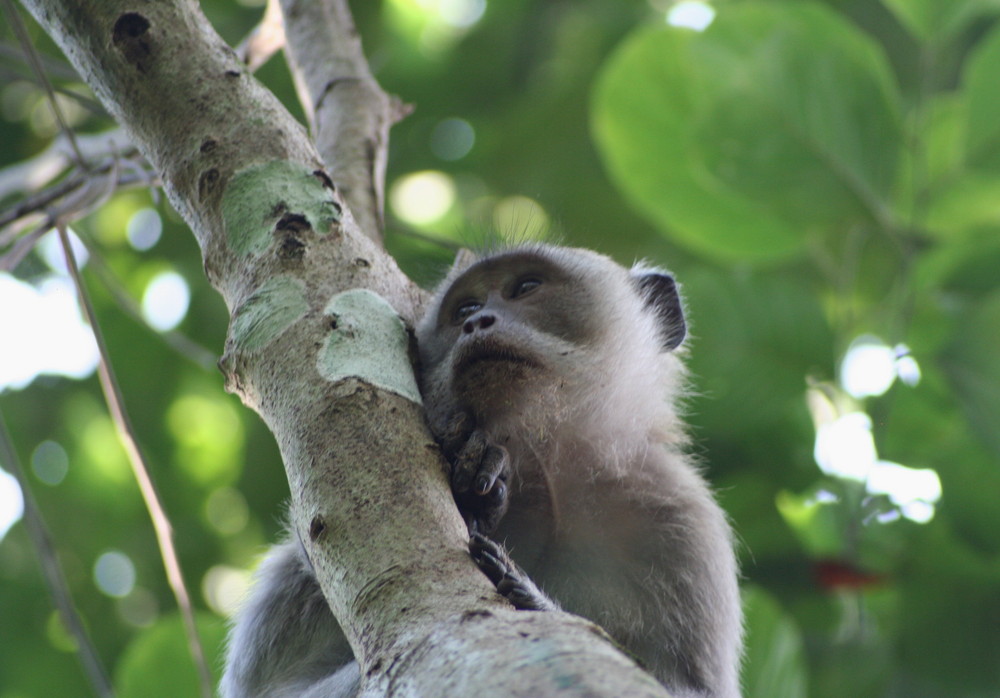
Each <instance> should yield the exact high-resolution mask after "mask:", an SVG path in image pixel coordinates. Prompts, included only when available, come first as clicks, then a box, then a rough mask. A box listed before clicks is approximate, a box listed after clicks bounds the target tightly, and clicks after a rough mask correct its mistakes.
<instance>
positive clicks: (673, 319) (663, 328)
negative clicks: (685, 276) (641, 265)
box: [632, 270, 687, 351]
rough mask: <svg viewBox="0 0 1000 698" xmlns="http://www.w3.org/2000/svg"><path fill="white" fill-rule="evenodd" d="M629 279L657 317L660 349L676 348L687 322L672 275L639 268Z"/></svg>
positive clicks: (683, 334) (684, 334)
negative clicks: (633, 282)
mask: <svg viewBox="0 0 1000 698" xmlns="http://www.w3.org/2000/svg"><path fill="white" fill-rule="evenodd" d="M632 279H633V280H634V281H635V285H636V288H638V290H639V295H640V296H642V299H643V300H644V301H645V303H646V308H647V309H648V310H649V311H650V312H652V313H653V314H654V315H655V316H656V321H657V323H658V324H659V327H660V340H661V342H662V344H661V348H662V349H663V351H672V350H673V349H676V348H677V347H679V346H680V344H681V342H683V341H684V337H685V336H686V335H687V323H685V322H684V309H683V308H682V307H681V297H680V294H679V293H678V292H677V284H676V283H674V277H672V276H670V274H665V273H664V272H662V271H650V270H639V271H633V272H632Z"/></svg>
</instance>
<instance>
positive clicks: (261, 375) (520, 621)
mask: <svg viewBox="0 0 1000 698" xmlns="http://www.w3.org/2000/svg"><path fill="white" fill-rule="evenodd" d="M24 4H25V5H26V6H27V7H28V9H29V10H30V11H31V13H32V14H33V15H34V16H35V18H36V19H37V20H38V21H39V22H40V23H41V24H42V26H43V27H44V28H45V30H46V31H47V32H48V33H49V34H50V35H51V36H52V37H53V38H54V39H55V40H56V41H57V42H58V43H59V45H60V46H61V47H62V49H63V51H64V52H65V53H66V55H67V56H68V57H69V58H70V60H71V61H72V62H73V64H74V65H75V66H76V68H77V70H78V71H79V72H80V74H81V75H82V76H83V78H84V79H85V80H86V81H87V83H88V84H89V85H90V86H91V88H92V89H93V90H94V92H95V93H96V94H97V96H98V97H99V98H100V100H101V102H102V103H103V104H104V106H105V107H106V108H107V109H108V110H109V112H110V113H111V114H112V115H113V116H114V117H115V119H116V120H117V121H118V122H119V123H120V124H121V125H122V126H123V127H124V128H125V129H126V130H127V132H128V133H129V135H130V137H131V138H132V140H133V142H134V143H135V144H136V145H137V146H138V147H139V149H140V150H141V152H142V153H143V154H144V155H145V156H146V157H147V158H148V159H149V161H150V162H151V163H152V164H153V166H154V167H155V168H156V169H157V170H158V171H159V172H160V174H161V177H162V180H163V185H164V189H165V190H166V192H167V195H168V196H169V198H170V201H171V203H172V204H173V206H174V207H175V208H176V209H177V210H178V211H179V212H180V213H181V214H182V215H183V217H184V219H185V220H186V221H187V223H188V224H189V225H190V227H191V229H192V231H193V232H194V234H195V236H196V238H197V239H198V242H199V244H200V246H201V251H202V255H203V259H204V267H205V271H206V273H207V275H208V278H209V280H210V281H211V283H212V284H213V285H214V286H215V288H216V289H218V291H219V292H220V293H221V294H222V296H223V297H224V298H225V300H226V303H227V306H228V308H229V311H230V324H229V333H228V337H227V340H226V350H225V354H224V356H223V359H222V361H221V362H220V365H221V366H222V368H223V371H224V372H225V374H226V377H227V386H228V388H229V389H230V390H232V391H234V392H236V393H238V394H239V395H240V397H241V398H242V399H243V402H244V403H245V404H246V405H248V406H249V407H251V408H252V409H254V410H256V411H257V412H258V413H259V414H260V415H261V417H262V418H263V419H264V421H265V422H266V423H267V425H268V427H269V428H270V429H271V431H272V432H273V433H274V436H275V438H276V439H277V442H278V444H279V446H280V449H281V453H282V457H283V460H284V465H285V469H286V472H287V475H288V479H289V484H290V486H291V492H292V504H293V506H292V516H293V526H294V527H295V529H296V532H297V533H298V535H299V537H300V538H301V540H302V541H303V543H304V544H305V545H306V547H307V549H308V553H309V557H310V559H311V560H312V562H313V564H314V566H315V568H316V571H317V575H318V577H319V579H320V582H321V585H322V588H323V591H324V593H325V595H326V597H327V599H328V601H329V603H330V606H331V608H332V609H333V611H334V614H335V615H336V617H337V618H338V620H339V621H340V623H341V625H342V626H343V628H344V630H345V632H346V634H347V637H348V639H349V640H350V642H351V645H352V647H353V648H354V651H355V654H356V656H357V657H358V660H359V662H360V664H361V671H362V676H363V677H364V681H363V693H364V694H365V695H373V696H374V695H531V696H550V695H557V694H558V695H607V696H622V695H629V696H645V695H650V696H653V695H661V696H662V695H665V693H663V689H662V688H660V687H659V685H658V684H657V683H656V682H655V681H654V680H653V679H652V678H651V677H650V676H649V675H647V674H645V673H644V672H642V671H641V670H639V669H638V668H637V667H636V666H635V664H634V663H633V662H631V661H630V660H629V659H627V658H626V657H625V656H624V655H622V654H621V653H620V652H618V651H617V650H616V649H614V647H613V646H612V645H611V644H610V643H609V642H607V641H605V640H603V639H601V637H600V636H599V633H597V632H595V626H593V625H592V624H591V623H589V622H587V621H584V620H581V619H579V618H575V617H573V616H569V615H566V614H562V613H532V612H517V611H514V610H513V609H511V608H510V606H509V605H507V603H506V602H505V601H503V600H502V599H500V598H499V597H498V596H497V595H496V594H494V593H493V589H492V587H491V585H490V583H489V582H488V580H487V579H486V578H485V576H483V575H482V574H481V573H480V572H479V571H478V570H477V569H476V568H475V566H474V565H473V564H472V562H471V560H470V559H469V556H468V554H467V543H468V537H467V534H466V531H465V527H464V525H463V522H462V520H461V518H460V517H459V515H458V513H457V511H456V509H455V506H454V503H453V501H452V498H451V495H450V492H449V490H448V485H447V480H446V477H445V468H446V465H445V464H444V463H443V461H442V458H441V454H440V452H439V450H438V449H437V447H436V445H435V444H434V441H433V439H432V438H431V436H430V435H429V433H428V432H427V429H426V427H425V424H424V418H423V412H422V408H421V404H420V397H419V394H418V392H417V389H416V383H415V381H414V376H413V370H412V367H411V363H410V358H409V357H410V354H411V352H410V349H411V347H410V344H411V339H410V335H409V334H408V332H407V328H408V327H411V326H412V324H413V321H414V319H415V318H416V317H417V316H418V314H419V311H420V306H421V303H422V302H423V300H424V294H423V292H421V291H420V290H419V289H418V288H416V287H415V286H414V285H413V284H412V283H411V282H410V281H409V280H408V279H407V278H406V277H405V276H404V275H403V274H402V273H401V272H400V271H399V269H398V268H397V266H396V265H395V263H394V261H393V260H392V258H391V257H389V256H388V255H387V254H386V253H385V252H384V250H383V249H382V248H381V246H380V244H379V242H378V239H379V233H380V225H381V198H382V177H383V173H382V170H383V168H384V161H385V145H386V139H387V131H388V127H389V124H391V123H392V121H393V120H394V119H395V118H396V117H397V116H398V115H399V114H400V113H401V112H400V108H399V107H398V106H397V105H396V103H394V102H393V100H391V99H389V98H388V97H387V96H386V95H385V94H384V93H382V91H381V90H380V89H378V86H377V84H376V83H375V82H374V80H372V79H371V76H370V74H368V71H367V66H366V65H365V64H364V61H363V58H362V56H361V53H360V42H358V41H357V40H356V37H353V38H352V35H351V32H352V31H353V27H351V26H350V17H349V14H348V12H347V10H346V7H345V6H343V5H341V4H339V3H318V2H317V3H307V2H294V1H292V0H287V1H284V0H283V5H284V7H285V10H286V13H287V14H286V21H287V22H288V23H289V29H288V34H289V36H292V37H294V41H291V42H290V43H292V44H293V45H294V47H293V48H294V50H293V52H292V57H293V64H294V65H295V66H296V72H297V79H298V81H299V83H300V85H304V86H305V87H304V89H305V91H306V93H308V94H309V95H311V96H310V98H309V101H310V105H311V107H312V110H310V111H311V113H312V118H313V120H314V124H315V125H316V129H317V134H318V138H319V139H320V140H321V142H322V143H326V144H329V145H327V146H324V147H323V152H324V155H326V157H327V158H328V159H329V167H327V166H326V165H325V164H324V162H323V160H322V159H321V158H320V156H319V154H318V153H317V152H316V149H315V147H314V146H313V144H312V142H311V141H310V140H309V137H308V136H307V134H306V132H305V130H304V129H303V128H302V126H301V125H300V124H298V123H297V122H296V121H295V120H294V119H293V118H292V117H291V116H290V115H289V114H288V113H287V112H286V110H285V109H284V108H283V107H282V105H281V104H280V103H279V102H278V101H277V100H276V99H275V98H274V97H273V95H271V94H270V93H269V92H268V91H267V90H265V89H264V88H263V87H262V86H261V85H260V84H258V83H257V82H256V80H254V78H253V77H252V76H251V75H250V74H249V72H248V71H247V69H246V68H245V66H244V65H242V64H241V63H240V62H239V61H238V59H237V57H236V55H235V53H234V52H233V51H232V49H230V47H229V46H227V45H226V44H225V43H224V42H223V41H222V40H221V39H220V38H219V37H218V35H216V33H215V32H214V30H213V29H212V28H211V26H210V25H209V23H208V21H207V20H206V19H205V17H204V16H203V15H202V14H201V12H200V11H199V8H198V5H197V3H196V2H193V0H171V1H167V0H161V1H160V2H146V3H136V2H134V0H75V1H74V0H24ZM314 12H319V13H320V15H319V16H320V17H322V20H321V22H320V23H319V24H317V22H316V19H315V18H314V17H312V15H311V13H314ZM310 25H312V26H310ZM310 28H311V29H312V30H313V31H312V32H311V33H310V32H308V31H305V30H306V29H310ZM321 50H323V51H326V50H332V51H334V52H337V51H340V52H342V53H341V54H337V55H338V57H336V58H332V57H330V56H326V55H325V54H322V53H320V51H321ZM313 110H314V111H313ZM349 207H354V208H355V209H356V210H355V211H351V210H350V208H349Z"/></svg>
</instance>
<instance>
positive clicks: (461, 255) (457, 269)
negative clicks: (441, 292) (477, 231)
mask: <svg viewBox="0 0 1000 698" xmlns="http://www.w3.org/2000/svg"><path fill="white" fill-rule="evenodd" d="M478 261H479V255H478V254H476V253H475V252H473V251H472V250H470V249H469V248H468V247H462V248H459V250H458V252H457V253H455V261H454V262H452V264H451V269H449V270H448V276H449V277H451V276H454V275H455V274H459V273H461V272H463V271H465V270H466V269H468V268H469V267H471V266H472V265H473V264H475V263H476V262H478Z"/></svg>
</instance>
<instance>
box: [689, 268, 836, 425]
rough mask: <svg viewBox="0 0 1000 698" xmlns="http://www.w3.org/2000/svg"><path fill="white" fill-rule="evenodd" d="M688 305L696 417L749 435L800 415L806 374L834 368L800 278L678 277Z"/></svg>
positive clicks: (825, 332)
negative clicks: (703, 396)
mask: <svg viewBox="0 0 1000 698" xmlns="http://www.w3.org/2000/svg"><path fill="white" fill-rule="evenodd" d="M683 280H684V285H683V290H684V292H685V295H686V296H687V297H688V298H689V299H690V302H691V307H692V308H693V313H692V315H693V317H692V320H691V323H692V333H693V336H694V339H693V341H692V344H693V350H692V353H691V362H690V363H691V368H692V371H693V373H694V375H695V376H697V377H698V379H697V385H698V390H699V391H701V392H703V393H704V394H706V395H707V396H708V398H707V399H702V400H699V402H698V406H697V412H698V415H699V421H700V423H701V424H703V425H704V426H705V427H707V428H709V429H718V430H719V432H720V433H725V434H727V435H729V436H731V437H732V436H737V435H740V436H752V435H754V434H756V433H757V432H758V431H759V430H760V429H761V427H763V426H769V425H774V424H778V423H781V421H782V420H784V419H786V418H787V417H788V415H789V414H790V413H792V412H791V411H794V413H798V414H805V397H804V396H805V389H806V376H807V375H809V374H811V373H816V372H817V371H819V372H820V375H830V374H831V373H832V371H833V363H834V360H833V348H832V347H833V338H832V336H831V333H830V329H829V327H828V325H827V324H826V320H825V317H824V315H823V310H822V308H821V307H820V305H819V302H818V301H817V299H816V298H815V296H814V295H813V294H812V292H811V290H810V288H809V286H808V285H807V284H805V283H801V282H799V283H795V282H792V281H789V280H788V279H785V278H781V277H779V276H777V275H766V274H760V275H750V276H743V277H735V278H734V276H733V275H731V274H723V273H718V272H712V271H710V270H707V269H700V270H692V271H691V272H689V273H687V274H685V275H684V277H683Z"/></svg>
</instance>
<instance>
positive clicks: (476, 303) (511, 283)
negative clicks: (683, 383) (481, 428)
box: [417, 245, 686, 429]
mask: <svg viewBox="0 0 1000 698" xmlns="http://www.w3.org/2000/svg"><path fill="white" fill-rule="evenodd" d="M460 260H461V261H459V262H457V263H456V266H455V268H453V269H452V270H451V272H450V273H449V274H448V276H447V278H446V279H445V281H444V282H443V283H442V285H441V287H440V288H439V290H438V292H437V293H436V294H435V297H434V299H433V300H432V302H431V303H430V305H429V307H428V311H427V313H426V314H425V316H424V318H423V320H422V321H421V322H420V324H419V326H418V328H417V340H418V343H419V348H420V358H421V363H422V380H421V384H422V388H423V393H424V400H425V402H426V405H427V410H428V414H429V415H430V417H431V420H432V422H433V421H434V420H435V418H444V417H445V416H446V414H447V413H451V412H454V411H456V410H459V411H466V412H468V413H471V414H472V415H474V417H475V420H476V422H477V424H480V425H483V424H484V423H489V422H491V421H493V422H495V421H498V420H511V419H514V420H519V421H520V422H522V423H524V424H532V425H534V426H535V427H538V428H543V429H544V428H546V426H545V423H544V422H545V418H546V417H550V418H552V419H558V420H566V419H573V418H583V419H585V418H588V417H591V418H594V419H598V420H603V419H605V417H606V416H607V415H606V414H604V415H602V414H600V413H606V412H607V411H608V410H619V411H624V415H623V416H624V417H626V418H627V417H628V415H629V414H631V413H632V412H633V411H634V410H644V409H645V410H647V411H649V410H652V411H654V412H657V413H658V412H660V411H661V410H662V405H663V404H665V403H666V401H667V398H668V392H669V391H670V389H671V387H672V384H674V383H677V382H678V378H677V373H678V371H679V370H680V364H679V362H678V361H677V360H676V359H675V358H674V357H673V356H672V353H673V350H674V349H676V348H677V347H678V346H679V345H680V344H681V342H682V341H683V339H684V336H685V333H686V328H685V322H684V314H683V311H682V309H681V302H680V298H679V295H678V292H677V287H676V285H675V284H674V280H673V278H672V277H671V276H670V275H669V274H667V273H665V272H663V271H661V270H657V269H652V268H647V267H642V266H637V267H634V268H633V269H631V270H628V269H625V268H624V267H622V266H620V265H618V264H616V263H615V262H613V261H612V260H611V259H609V258H607V257H605V256H603V255H599V254H597V253H594V252H590V251H588V250H581V249H573V248H565V247H555V246H549V245H527V246H519V247H515V248H513V249H509V250H504V251H501V252H498V253H496V254H492V255H489V256H486V257H483V258H481V259H469V258H465V259H462V258H461V257H460ZM540 419H541V420H542V421H541V422H540V421H539V420H540Z"/></svg>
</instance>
